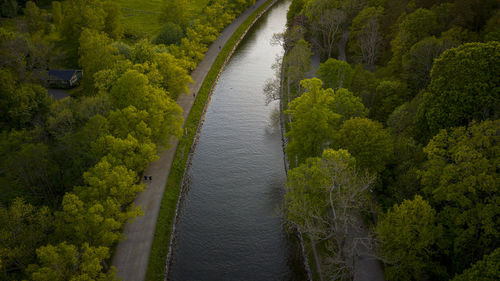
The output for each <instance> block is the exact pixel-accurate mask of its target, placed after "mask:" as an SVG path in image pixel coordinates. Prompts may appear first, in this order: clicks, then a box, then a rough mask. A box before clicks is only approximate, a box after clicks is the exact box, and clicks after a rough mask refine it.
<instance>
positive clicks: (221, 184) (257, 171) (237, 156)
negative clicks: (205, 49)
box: [168, 1, 304, 281]
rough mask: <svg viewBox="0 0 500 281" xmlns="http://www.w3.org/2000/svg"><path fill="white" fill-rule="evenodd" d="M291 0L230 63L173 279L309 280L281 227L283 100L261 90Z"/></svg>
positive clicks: (210, 119)
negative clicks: (275, 117) (279, 112)
mask: <svg viewBox="0 0 500 281" xmlns="http://www.w3.org/2000/svg"><path fill="white" fill-rule="evenodd" d="M289 5H290V2H289V1H281V2H279V3H277V4H276V5H275V6H274V7H273V8H272V9H271V10H270V11H269V12H268V13H267V14H266V15H264V16H263V17H262V18H261V19H260V21H259V23H257V24H256V25H255V26H254V28H253V29H252V31H251V32H249V34H248V35H247V37H246V39H245V40H244V42H242V44H241V45H240V47H239V48H238V50H237V52H236V53H235V54H234V56H233V57H232V59H231V61H230V63H229V64H228V65H227V66H226V68H225V70H224V72H223V73H222V76H221V78H220V80H219V83H218V85H217V87H216V89H215V92H214V94H213V97H212V102H211V104H210V106H209V108H208V111H207V114H206V119H205V123H204V125H203V129H202V133H201V137H200V140H199V143H198V146H197V147H196V151H195V154H194V157H193V162H192V166H191V168H190V170H189V172H188V173H189V180H190V184H189V187H188V191H187V194H186V196H185V198H184V201H183V204H182V206H181V213H180V221H179V223H178V226H177V239H176V241H175V245H174V249H173V260H172V264H171V267H170V270H169V275H168V279H169V280H178V281H188V280H303V279H304V278H303V275H302V273H301V272H302V268H301V264H300V259H299V258H298V256H299V254H298V250H297V243H296V242H295V241H293V239H292V238H290V237H289V236H288V235H287V234H286V232H285V230H284V229H283V226H282V220H281V218H280V216H279V211H278V210H279V207H280V205H281V202H282V198H283V192H284V186H285V181H286V176H285V171H284V166H283V154H282V151H281V137H280V131H279V128H278V127H276V126H272V125H271V123H272V122H271V118H270V115H271V112H272V111H273V110H276V109H277V107H278V104H277V103H271V104H270V105H268V106H266V105H265V98H264V95H263V91H262V89H263V86H264V85H265V81H266V80H267V79H268V78H272V77H273V75H274V72H273V70H272V69H271V65H272V64H273V63H274V60H275V57H276V56H277V55H281V54H282V53H283V49H282V48H281V47H280V46H271V45H270V40H271V37H272V35H273V34H274V33H276V32H282V31H283V30H284V27H285V23H286V11H287V9H288V6H289Z"/></svg>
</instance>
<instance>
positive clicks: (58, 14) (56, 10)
mask: <svg viewBox="0 0 500 281" xmlns="http://www.w3.org/2000/svg"><path fill="white" fill-rule="evenodd" d="M62 20H63V15H62V7H61V2H59V1H52V22H53V23H54V25H55V26H56V28H60V26H61V23H62Z"/></svg>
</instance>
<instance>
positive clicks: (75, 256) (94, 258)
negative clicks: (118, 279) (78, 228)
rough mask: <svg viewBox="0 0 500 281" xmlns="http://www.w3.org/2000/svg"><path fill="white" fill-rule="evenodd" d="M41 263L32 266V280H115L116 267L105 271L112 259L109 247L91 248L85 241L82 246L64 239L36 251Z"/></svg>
mask: <svg viewBox="0 0 500 281" xmlns="http://www.w3.org/2000/svg"><path fill="white" fill-rule="evenodd" d="M37 255H38V259H39V260H40V265H32V266H30V269H29V271H30V272H31V279H32V280H33V281H45V280H53V281H66V280H72V281H76V280H96V281H108V280H109V281H111V280H115V274H116V269H115V268H112V269H111V270H109V271H108V272H107V273H104V272H103V270H104V267H103V265H102V263H103V261H104V260H105V259H108V258H109V248H106V247H91V246H89V245H88V244H87V243H84V244H83V245H82V246H81V247H80V248H78V247H76V246H74V245H71V244H67V243H66V242H62V243H60V244H58V245H56V246H53V245H50V244H49V245H47V246H44V247H41V248H39V249H38V250H37Z"/></svg>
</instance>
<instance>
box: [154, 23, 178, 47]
mask: <svg viewBox="0 0 500 281" xmlns="http://www.w3.org/2000/svg"><path fill="white" fill-rule="evenodd" d="M182 37H184V31H183V30H182V27H181V26H180V25H178V24H176V23H173V22H167V23H165V25H163V27H162V29H161V31H160V33H158V35H157V36H156V38H155V39H154V43H155V44H165V45H170V44H175V45H178V44H180V43H181V39H182Z"/></svg>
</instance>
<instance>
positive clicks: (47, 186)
mask: <svg viewBox="0 0 500 281" xmlns="http://www.w3.org/2000/svg"><path fill="white" fill-rule="evenodd" d="M24 133H25V132H15V131H13V132H11V133H10V134H9V137H8V138H7V139H6V142H5V143H4V146H3V147H2V148H1V150H2V151H1V153H2V155H3V157H4V160H3V161H2V163H1V164H2V170H3V171H5V173H6V178H7V179H8V180H9V182H10V184H11V186H12V188H13V192H14V193H17V194H18V195H19V196H24V197H26V198H29V200H30V202H35V203H37V204H47V205H51V206H54V204H56V202H57V200H58V199H60V197H61V196H62V195H63V194H64V192H65V190H64V187H63V186H61V185H58V183H57V178H58V175H59V171H58V169H57V166H56V163H54V161H53V160H52V159H51V155H50V150H49V147H48V146H47V145H46V144H43V143H37V142H33V140H32V139H30V138H29V137H28V139H26V138H27V136H26V135H24ZM19 141H25V142H21V143H19Z"/></svg>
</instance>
